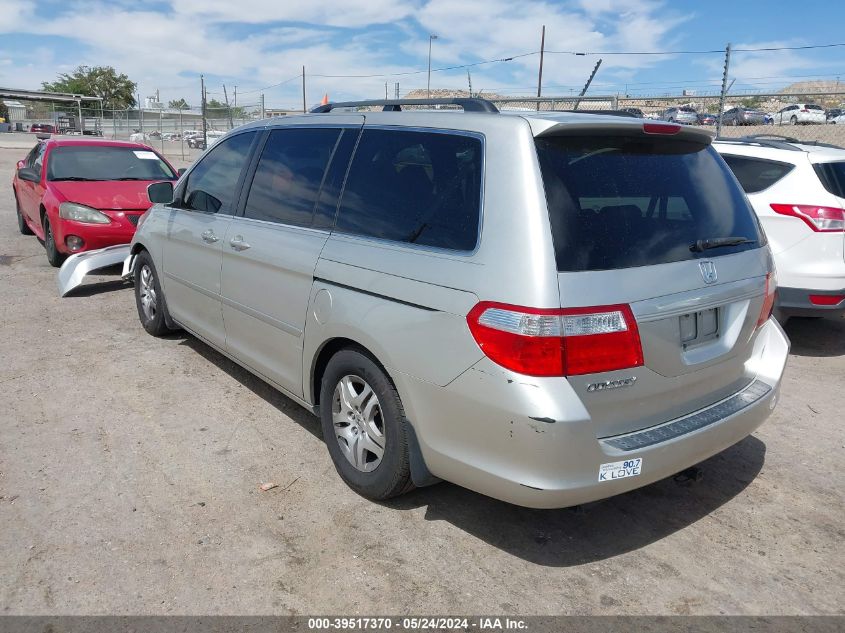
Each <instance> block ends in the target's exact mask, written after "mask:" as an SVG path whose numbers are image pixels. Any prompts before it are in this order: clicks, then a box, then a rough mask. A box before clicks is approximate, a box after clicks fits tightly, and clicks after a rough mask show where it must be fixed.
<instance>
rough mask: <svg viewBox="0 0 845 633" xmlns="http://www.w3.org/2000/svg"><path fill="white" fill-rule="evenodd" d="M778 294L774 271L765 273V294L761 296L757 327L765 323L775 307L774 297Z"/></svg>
mask: <svg viewBox="0 0 845 633" xmlns="http://www.w3.org/2000/svg"><path fill="white" fill-rule="evenodd" d="M777 296H778V278H777V275H776V274H775V273H774V272H770V273H767V274H766V295H765V296H764V297H763V306H762V307H761V308H760V316H759V317H758V318H757V327H758V328H759V327H760V326H762V325H765V323H766V321H768V320H769V317H771V316H772V311H773V310H774V309H775V299H776V298H777Z"/></svg>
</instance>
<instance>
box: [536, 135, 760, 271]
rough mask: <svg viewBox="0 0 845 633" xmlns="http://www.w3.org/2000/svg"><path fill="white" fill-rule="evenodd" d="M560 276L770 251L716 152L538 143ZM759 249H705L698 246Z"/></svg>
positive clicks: (614, 139)
mask: <svg viewBox="0 0 845 633" xmlns="http://www.w3.org/2000/svg"><path fill="white" fill-rule="evenodd" d="M537 153H538V156H539V159H540V167H541V171H542V175H543V182H544V185H545V190H546V199H547V202H548V208H549V216H550V217H549V219H550V222H551V227H552V238H553V241H554V247H555V255H556V259H557V267H558V270H559V271H561V272H563V271H584V270H611V269H618V268H631V267H636V266H649V265H654V264H663V263H668V262H677V261H683V260H689V259H695V258H699V257H716V256H720V255H727V254H731V253H737V252H741V251H744V250H748V249H751V248H758V247H759V246H760V241H761V235H760V233H759V230H758V225H757V222H756V219H755V216H754V212H753V211H752V209H751V208H750V206H749V204H748V201H747V199H746V197H745V195H744V194H743V192H742V190H741V189H740V188H739V187H738V186H737V185H736V181H735V180H734V179H733V178H732V177H731V175H730V171H729V170H728V168H727V166H726V165H725V163H724V162H723V161H722V160H721V159H720V158H719V156H718V154H717V153H716V150H715V149H713V148H712V147H710V146H709V145H704V144H700V143H692V142H687V141H681V140H677V139H653V138H644V137H623V136H602V137H580V136H579V137H563V136H560V137H549V138H540V139H537ZM719 237H741V238H744V239H746V240H749V241H750V243H744V244H737V245H734V246H725V247H721V248H717V249H712V250H706V251H704V252H697V251H694V250H692V249H691V248H690V246H691V245H693V244H694V243H695V242H696V241H698V240H706V239H713V238H719Z"/></svg>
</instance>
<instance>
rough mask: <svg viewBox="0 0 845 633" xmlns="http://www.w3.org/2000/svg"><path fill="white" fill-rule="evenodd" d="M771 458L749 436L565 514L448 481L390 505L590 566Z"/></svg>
mask: <svg viewBox="0 0 845 633" xmlns="http://www.w3.org/2000/svg"><path fill="white" fill-rule="evenodd" d="M174 337H176V338H181V339H182V340H181V341H180V345H187V346H188V347H190V348H191V349H192V350H194V351H196V352H197V353H198V354H200V355H201V356H202V357H203V358H205V359H207V360H208V361H210V362H212V363H214V364H215V365H217V367H219V368H220V369H221V370H223V371H225V372H226V373H227V374H229V375H230V376H232V377H233V378H235V379H236V380H237V381H238V382H240V383H241V384H242V385H244V386H245V387H247V388H248V389H249V390H251V391H252V392H253V393H254V394H255V395H257V396H258V397H260V398H262V399H264V400H265V401H266V402H268V403H270V404H271V405H273V406H274V407H275V408H276V409H278V410H279V412H281V413H283V414H284V415H286V416H288V417H290V418H291V419H292V420H294V421H295V422H296V423H297V424H299V425H300V426H302V428H304V429H305V430H307V431H308V432H309V433H311V434H312V435H314V436H315V437H317V438H322V432H321V429H320V422H319V420H318V419H317V417H316V416H314V415H312V414H311V413H309V412H307V411H306V410H305V409H303V408H302V407H300V406H299V405H297V404H296V403H295V402H293V401H292V400H290V399H288V398H287V397H285V396H283V395H282V394H280V393H279V392H278V391H276V390H275V389H274V388H273V387H271V386H269V385H268V384H266V383H265V382H264V381H262V380H261V379H259V378H257V377H255V376H253V375H252V374H251V373H249V372H248V371H247V370H245V369H243V368H242V367H240V366H239V365H237V364H236V363H234V362H232V361H231V360H229V359H228V358H226V357H225V356H223V355H222V354H219V353H218V352H217V351H215V350H213V349H212V348H210V347H209V346H207V345H206V344H205V343H202V342H201V341H199V340H197V339H195V338H194V337H192V336H185V335H184V334H181V333H180V334H176V335H174ZM765 455H766V445H765V444H764V443H763V442H762V441H760V440H759V439H757V438H755V437H747V438H746V439H744V440H743V441H741V442H739V443H738V444H736V445H734V446H732V447H731V448H728V449H727V450H725V451H723V452H722V453H720V454H718V455H716V456H714V457H711V458H710V459H708V460H706V461H704V462H702V463H701V464H699V465H698V467H697V469H695V474H696V476H695V477H692V478H690V477H688V476H684V475H686V474H687V473H684V474H682V475H679V476H676V477H669V478H667V479H664V480H662V481H659V482H656V483H654V484H652V485H649V486H646V487H644V488H641V489H639V490H634V491H632V492H629V493H626V494H624V495H619V496H616V497H612V498H610V499H607V500H604V501H601V502H597V503H592V504H588V505H586V506H579V507H576V508H566V509H562V510H532V509H528V508H521V507H518V506H514V505H510V504H508V503H504V502H501V501H496V500H494V499H491V498H489V497H485V496H483V495H480V494H477V493H475V492H472V491H470V490H467V489H465V488H461V487H459V486H455V485H453V484H449V483H441V484H438V485H435V486H431V487H428V488H422V489H419V490H416V491H414V492H412V493H410V494H407V495H404V496H402V497H398V498H396V499H393V500H391V501H389V502H386V503H384V504H383V505H384V506H385V507H387V508H391V509H394V510H397V511H406V510H410V509H414V508H419V507H426V513H425V518H426V520H429V521H448V522H449V523H451V524H452V525H454V526H455V527H457V528H459V529H461V530H464V531H465V532H467V533H469V534H471V535H473V536H475V537H476V538H478V539H481V540H483V541H485V542H486V543H489V544H490V545H493V546H494V547H497V548H499V549H501V550H503V551H505V552H508V553H509V554H511V555H513V556H516V557H519V558H522V559H524V560H527V561H530V562H533V563H536V564H538V565H546V566H554V567H567V566H573V565H583V564H585V563H591V562H595V561H601V560H605V559H608V558H612V557H614V556H618V555H620V554H624V553H625V552H629V551H632V550H636V549H639V548H641V547H645V546H647V545H649V544H651V543H653V542H655V541H658V540H660V539H662V538H665V537H666V536H669V535H670V534H673V533H674V532H677V531H678V530H682V529H684V528H685V527H687V526H689V525H692V524H693V523H695V522H696V521H699V520H700V519H702V518H704V517H705V516H707V515H708V514H710V513H711V512H713V511H714V510H716V509H718V508H719V507H720V506H722V505H724V504H725V503H727V502H728V501H730V500H731V499H733V498H734V497H735V496H736V495H738V494H740V493H741V492H742V491H743V490H744V489H745V488H746V486H748V485H749V484H750V483H751V482H752V481H753V480H754V478H755V477H756V476H757V474H758V473H759V472H760V469H761V468H762V467H763V462H764V459H765ZM350 494H353V493H352V492H350ZM667 573H671V571H669V570H667Z"/></svg>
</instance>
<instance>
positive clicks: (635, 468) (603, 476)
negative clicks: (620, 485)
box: [599, 457, 643, 481]
mask: <svg viewBox="0 0 845 633" xmlns="http://www.w3.org/2000/svg"><path fill="white" fill-rule="evenodd" d="M642 472H643V460H642V458H640V457H634V458H633V459H626V460H625V461H624V462H611V463H609V464H602V465H601V466H599V481H616V480H617V479H625V477H636V476H637V475H640V474H642Z"/></svg>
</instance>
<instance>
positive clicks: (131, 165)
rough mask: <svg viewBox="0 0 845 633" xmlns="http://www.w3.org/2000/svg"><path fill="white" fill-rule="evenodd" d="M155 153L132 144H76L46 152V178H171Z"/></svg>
mask: <svg viewBox="0 0 845 633" xmlns="http://www.w3.org/2000/svg"><path fill="white" fill-rule="evenodd" d="M176 178H177V175H176V174H175V173H174V171H173V169H172V168H171V167H170V165H168V164H167V163H166V162H165V161H164V160H163V159H162V158H161V157H160V156H159V155H158V154H156V153H155V152H153V151H150V150H148V149H141V148H136V147H109V146H105V145H79V146H68V147H57V148H55V149H54V150H53V151H52V152H50V160H49V165H48V170H47V179H48V180H175V179H176Z"/></svg>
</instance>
